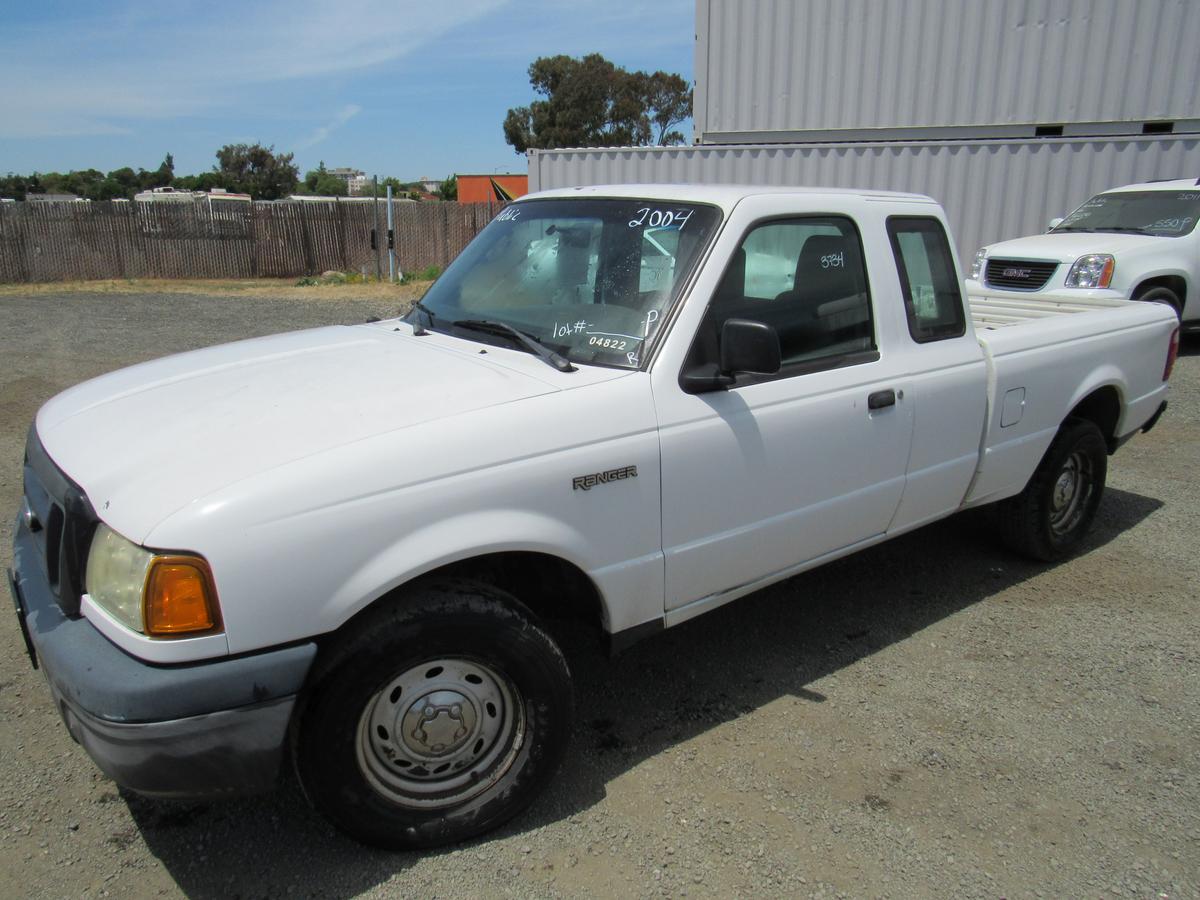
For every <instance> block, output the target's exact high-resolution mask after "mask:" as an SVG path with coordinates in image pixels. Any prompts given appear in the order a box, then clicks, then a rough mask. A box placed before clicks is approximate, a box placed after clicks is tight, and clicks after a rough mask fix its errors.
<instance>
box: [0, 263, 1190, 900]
mask: <svg viewBox="0 0 1200 900" xmlns="http://www.w3.org/2000/svg"><path fill="white" fill-rule="evenodd" d="M117 287H119V288H120V289H116V288H114V289H111V290H106V291H97V290H94V289H93V290H66V289H63V288H62V287H61V286H55V287H52V288H46V289H38V290H33V291H29V290H11V289H3V290H0V360H2V362H3V365H2V366H0V511H4V510H7V512H4V513H3V515H2V516H0V565H10V564H11V552H10V542H11V523H12V518H13V515H14V514H15V512H16V510H17V507H18V504H19V501H20V495H21V474H20V462H21V447H22V443H23V441H24V436H25V432H26V429H27V427H28V424H29V421H30V420H31V418H32V416H33V414H34V412H35V411H36V409H37V408H38V406H39V405H40V404H41V403H42V402H44V401H45V400H46V399H47V398H49V397H50V396H52V395H53V394H55V393H57V392H58V391H60V390H62V389H63V388H66V387H67V386H69V385H72V384H74V383H77V382H79V381H81V380H83V379H85V378H88V377H91V376H94V375H97V374H99V373H101V372H104V371H108V370H110V369H113V368H116V367H118V366H123V365H127V364H130V363H133V362H137V361H140V360H143V359H147V358H151V357H155V356H159V355H162V354H165V353H170V352H175V351H180V350H184V349H189V348H192V347H197V346H202V345H206V344H213V343H217V342H221V341H226V340H231V339H235V338H242V337H247V336H250V335H257V334H266V333H271V332H276V331H282V330H288V329H295V328H303V327H308V326H314V325H320V324H327V323H336V322H344V323H352V322H357V321H362V320H363V319H364V318H365V317H366V316H368V315H380V316H386V315H394V314H395V313H396V311H397V309H398V308H399V306H401V305H405V304H406V303H407V302H408V300H409V299H411V295H407V294H403V292H399V293H397V292H396V291H395V289H390V290H391V292H390V293H386V294H385V293H379V292H377V291H376V289H374V288H372V289H371V290H363V289H362V288H361V287H360V286H336V287H333V288H328V289H326V288H320V289H317V288H296V287H294V286H288V285H281V286H279V287H278V289H277V290H276V291H275V292H273V293H272V292H271V291H261V292H260V291H258V290H250V291H238V290H233V289H221V290H215V289H211V288H207V287H206V286H205V285H203V284H196V285H193V286H192V287H191V288H190V289H188V290H185V291H182V292H177V291H170V292H168V291H166V290H161V289H158V288H156V287H154V286H151V288H150V289H138V286H136V285H135V286H132V287H130V286H117ZM255 287H256V288H258V287H261V286H257V285H256V286H255ZM200 290H205V291H206V293H203V294H201V293H197V291H200ZM318 290H319V291H324V293H323V294H319V295H318V294H316V293H314V291H318ZM1198 354H1200V345H1198V344H1197V343H1195V342H1192V343H1189V344H1187V345H1185V354H1184V356H1183V358H1181V359H1180V362H1179V365H1178V367H1177V369H1176V374H1175V376H1174V378H1173V395H1172V399H1171V409H1170V410H1169V411H1168V413H1167V415H1166V416H1165V417H1164V418H1163V420H1162V421H1161V423H1160V424H1159V425H1158V427H1157V428H1156V429H1155V430H1154V431H1153V432H1152V433H1151V434H1149V435H1143V436H1140V437H1138V438H1137V439H1135V440H1134V441H1133V442H1131V443H1130V444H1129V445H1127V446H1126V447H1125V448H1123V449H1122V450H1121V451H1120V452H1119V453H1118V454H1117V455H1116V457H1115V458H1114V459H1113V460H1112V461H1111V464H1110V470H1109V490H1108V492H1107V494H1106V499H1105V501H1104V503H1103V505H1102V507H1101V510H1100V514H1099V518H1098V521H1097V525H1096V528H1095V530H1094V532H1093V534H1092V536H1091V537H1090V539H1089V540H1088V541H1087V544H1086V546H1085V548H1084V550H1083V552H1082V553H1081V554H1080V555H1079V556H1078V557H1076V558H1074V559H1072V560H1070V561H1068V562H1065V563H1062V564H1059V565H1054V566H1046V565H1034V564H1032V563H1029V562H1026V561H1024V560H1023V559H1020V558H1018V557H1015V556H1013V555H1012V554H1010V553H1008V552H1006V551H1005V550H1004V549H1002V548H1001V547H1000V546H999V544H998V543H997V541H995V540H994V538H993V535H992V533H991V532H990V530H989V528H988V525H987V522H986V520H985V518H984V517H983V516H981V515H978V514H971V515H965V516H960V517H957V518H955V519H953V520H950V521H948V522H944V523H941V524H938V525H935V526H932V527H929V528H925V529H923V530H921V531H919V532H916V533H914V534H910V535H908V536H906V537H903V538H900V539H898V540H895V541H893V542H891V543H889V544H886V545H883V546H881V547H877V548H874V549H872V550H869V551H866V552H863V553H861V554H858V555H857V556H854V557H851V558H848V559H845V560H842V561H840V562H837V563H834V564H832V565H829V566H826V567H825V568H822V569H819V570H816V571H814V572H811V573H808V574H806V575H803V576H800V577H797V578H794V579H792V580H790V581H788V582H785V583H783V584H781V585H778V586H776V587H773V588H771V589H769V590H766V591H763V592H761V593H759V594H756V595H754V596H753V597H749V598H746V599H744V600H742V601H740V602H738V603H735V604H731V605H729V606H726V607H724V608H722V609H720V610H718V611H716V612H714V613H711V614H709V615H707V616H703V617H701V618H700V619H697V620H694V621H692V622H689V623H688V624H686V625H684V626H681V627H679V628H677V629H673V630H671V631H668V632H666V633H665V634H663V635H661V636H660V637H658V638H655V639H652V640H649V641H646V642H644V643H642V644H640V645H638V646H636V647H634V648H633V649H632V650H630V651H628V652H627V653H625V654H623V655H622V656H619V657H617V658H616V659H612V660H610V659H607V658H604V657H602V656H600V655H598V654H596V653H592V652H585V651H579V652H577V653H575V654H573V655H572V657H571V659H570V662H571V665H572V668H573V670H574V672H575V675H576V679H577V703H578V721H577V723H576V735H575V741H574V744H573V747H572V751H571V753H570V755H569V757H568V761H567V763H566V765H565V767H564V769H563V771H562V772H561V773H560V774H559V777H558V779H557V781H556V782H555V783H554V784H553V786H552V787H551V789H550V791H549V793H548V794H547V795H546V796H544V797H543V798H542V799H541V800H539V801H538V802H537V803H536V804H535V805H534V807H533V808H532V809H531V810H530V811H529V812H527V813H526V814H525V815H524V816H523V817H521V818H520V819H518V820H517V821H516V822H514V823H512V824H510V825H509V826H507V827H506V828H504V829H502V830H501V831H500V832H498V833H495V834H493V835H490V836H488V837H486V838H483V839H480V840H477V841H474V842H472V843H470V844H467V845H464V846H460V847H455V848H450V849H446V850H441V851H435V852H428V853H384V852H379V851H374V850H367V849H364V848H362V847H360V846H358V845H356V844H354V843H352V842H351V841H349V840H347V839H345V838H343V837H341V836H340V835H339V834H338V833H336V832H334V831H333V830H332V829H331V828H330V827H329V826H328V825H326V824H325V823H324V821H323V820H322V819H320V817H318V816H317V815H315V814H314V813H312V812H311V811H310V810H309V809H308V808H307V807H306V806H305V804H304V802H303V800H302V799H301V798H300V797H299V795H298V793H297V791H296V788H295V787H294V784H293V783H292V782H291V781H290V780H285V783H284V785H283V787H282V788H281V790H280V791H278V792H277V793H275V794H272V795H268V796H265V797H259V798H251V799H246V800H240V801H232V802H226V803H221V804H214V805H209V806H182V805H175V804H167V803H155V802H150V801H146V800H142V799H138V798H135V797H132V796H127V795H125V794H123V793H121V792H120V791H118V790H117V789H116V787H115V786H114V785H113V784H112V783H111V782H110V781H108V780H107V779H106V778H104V777H103V776H102V775H101V774H100V773H99V772H98V771H97V770H96V769H95V767H94V766H93V765H92V763H91V762H90V760H89V759H88V758H87V756H86V754H85V753H84V752H83V750H82V749H81V748H79V747H78V746H76V745H74V744H73V743H72V742H71V741H70V739H69V737H68V735H67V732H66V729H65V728H64V727H63V725H62V723H61V722H60V720H59V717H58V714H57V713H56V712H55V710H54V708H53V706H52V703H51V700H50V695H49V693H48V691H47V689H46V686H45V684H44V682H43V679H42V677H41V675H40V673H38V672H34V671H33V670H31V669H30V667H29V663H28V660H27V659H26V657H25V652H24V649H23V646H22V643H21V639H20V636H19V634H18V631H17V627H16V622H15V620H14V619H13V618H12V617H11V616H10V615H8V614H5V615H4V616H2V617H0V758H2V759H3V769H2V773H0V884H3V885H5V886H6V887H4V888H0V891H3V893H4V894H6V895H8V896H14V895H23V896H38V897H65V896H77V897H78V896H83V897H94V896H132V897H150V896H167V897H174V896H181V895H186V896H192V897H247V898H249V897H276V896H281V897H282V896H319V897H350V896H358V895H366V896H377V897H393V896H394V897H471V896H497V895H505V896H521V897H543V896H544V897H556V896H567V897H576V896H585V895H586V896H593V895H601V896H613V895H620V896H651V895H653V896H659V895H667V896H686V895H691V896H720V897H728V896H780V895H786V896H799V897H809V896H811V897H828V898H832V897H893V898H908V897H954V898H958V897H985V898H1001V897H1008V898H1014V897H1093V898H1095V897H1106V898H1111V897H1128V898H1155V900H1163V898H1185V897H1196V896H1200V754H1198V752H1197V751H1198V749H1200V740H1198V738H1200V735H1198V734H1197V725H1198V723H1200V618H1198V616H1197V599H1198V593H1200V587H1198V586H1200V578H1198V577H1197V576H1198V575H1200V563H1198V562H1197V553H1196V546H1195V541H1196V538H1197V533H1198V532H1197V513H1196V510H1197V507H1198V504H1200V486H1198V482H1197V478H1196V474H1195V473H1196V472H1197V471H1200V467H1198V463H1200V459H1198V457H1200V356H1198Z"/></svg>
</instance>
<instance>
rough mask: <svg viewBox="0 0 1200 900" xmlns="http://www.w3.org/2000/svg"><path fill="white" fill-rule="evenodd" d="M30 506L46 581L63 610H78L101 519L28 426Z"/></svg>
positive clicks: (27, 501) (27, 492)
mask: <svg viewBox="0 0 1200 900" xmlns="http://www.w3.org/2000/svg"><path fill="white" fill-rule="evenodd" d="M23 474H24V479H25V504H26V507H27V508H28V510H29V513H30V515H29V516H28V518H27V522H28V523H29V525H30V530H31V531H32V532H33V538H34V543H35V545H36V546H37V548H38V550H39V551H40V552H41V555H42V564H43V565H44V566H45V572H46V580H47V582H48V583H49V584H50V589H51V590H52V591H53V592H54V596H55V597H56V598H57V600H58V605H59V607H61V609H62V611H63V613H64V614H65V615H68V616H75V615H78V614H79V604H80V600H81V598H82V596H83V590H84V588H83V575H84V569H85V567H86V565H87V552H88V547H89V546H90V545H91V541H92V533H93V532H94V531H95V530H96V524H97V522H98V521H99V520H98V519H97V518H96V513H95V511H94V510H93V509H92V504H91V502H90V501H89V500H88V498H87V495H86V494H85V493H84V492H83V489H82V488H81V487H79V485H77V484H76V483H75V482H73V481H72V480H71V479H70V478H68V477H67V475H66V474H65V473H64V472H63V471H62V470H61V469H60V468H59V467H58V466H56V465H55V464H54V460H52V459H51V458H50V457H49V456H48V455H47V454H46V450H45V448H44V447H42V442H41V440H40V439H39V438H38V436H37V429H36V428H30V429H29V438H28V439H27V440H26V442H25V466H24V473H23Z"/></svg>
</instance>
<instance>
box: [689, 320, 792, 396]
mask: <svg viewBox="0 0 1200 900" xmlns="http://www.w3.org/2000/svg"><path fill="white" fill-rule="evenodd" d="M780 365H782V362H781V358H780V352H779V335H778V334H776V333H775V329H774V328H772V327H771V326H770V325H767V324H766V323H765V322H755V321H752V320H750V319H726V320H725V324H724V325H723V326H722V327H721V361H720V363H719V364H717V363H705V364H703V365H699V366H696V367H695V368H694V369H691V370H689V371H686V372H684V373H683V374H682V375H681V376H680V379H679V384H680V387H682V388H683V389H684V391H686V392H687V393H689V394H706V393H708V392H709V391H723V390H725V389H726V388H728V387H729V386H730V385H731V384H733V383H734V380H735V379H734V377H733V376H734V375H735V374H736V373H738V372H746V373H749V374H752V375H773V374H775V373H776V372H778V371H779V367H780Z"/></svg>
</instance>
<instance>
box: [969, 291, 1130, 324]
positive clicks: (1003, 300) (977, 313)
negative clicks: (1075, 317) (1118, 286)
mask: <svg viewBox="0 0 1200 900" xmlns="http://www.w3.org/2000/svg"><path fill="white" fill-rule="evenodd" d="M967 300H968V306H969V307H970V310H971V320H972V321H973V322H974V324H975V330H976V331H977V332H978V331H991V330H994V329H997V328H1007V327H1008V326H1009V325H1022V324H1024V323H1026V322H1032V321H1035V320H1039V319H1048V318H1053V317H1055V316H1063V315H1067V314H1071V313H1082V312H1094V311H1096V310H1098V309H1112V308H1114V307H1121V306H1128V305H1129V302H1128V301H1126V300H1113V299H1109V298H1093V297H1081V298H1079V299H1078V300H1073V301H1072V302H1070V303H1067V302H1063V301H1058V300H1047V299H1039V298H1037V297H1032V296H1031V297H1030V298H1029V299H1028V300H1013V299H1010V298H1008V297H996V296H993V295H991V294H970V295H969V296H968V298H967Z"/></svg>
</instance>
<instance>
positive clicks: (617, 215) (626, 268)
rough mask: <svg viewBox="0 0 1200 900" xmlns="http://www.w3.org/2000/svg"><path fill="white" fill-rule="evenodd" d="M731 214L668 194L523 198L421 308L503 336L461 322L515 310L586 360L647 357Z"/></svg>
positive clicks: (503, 316)
mask: <svg viewBox="0 0 1200 900" xmlns="http://www.w3.org/2000/svg"><path fill="white" fill-rule="evenodd" d="M719 217H720V216H719V212H718V211H717V210H716V209H715V208H713V207H710V206H698V205H693V204H687V203H668V202H665V201H657V200H636V199H631V200H585V199H574V198H565V199H561V200H530V201H526V202H524V203H517V204H514V205H512V206H508V207H506V208H505V209H504V210H503V211H501V213H500V214H499V215H498V216H496V218H495V219H494V220H492V222H491V223H490V224H489V225H488V226H487V228H485V229H484V230H483V231H482V232H480V234H479V236H478V237H476V238H475V240H473V241H472V242H471V243H470V244H469V245H468V246H467V248H466V249H465V250H464V251H463V252H462V253H461V254H460V255H459V257H458V258H457V259H456V260H455V261H454V262H453V263H452V264H451V265H450V267H449V268H447V269H446V271H445V273H444V274H443V275H442V277H441V278H439V279H438V280H437V281H436V282H434V284H433V286H432V287H431V288H430V289H429V291H428V293H426V295H425V296H424V297H423V298H422V299H421V307H420V309H419V310H414V311H413V312H412V313H411V314H410V316H409V320H410V321H411V322H413V323H414V324H417V323H419V324H421V325H423V326H426V327H429V328H432V329H433V330H435V331H448V332H451V333H454V334H458V335H460V336H462V337H470V338H471V339H473V340H489V341H491V340H496V339H500V340H503V339H502V338H497V336H495V335H487V334H486V333H484V332H481V331H479V330H472V331H467V330H466V329H461V328H460V329H456V328H454V322H456V321H459V320H464V321H465V320H476V321H478V320H480V319H484V320H490V321H492V322H503V323H505V324H508V325H511V326H513V327H514V328H517V329H519V330H520V331H523V332H525V333H526V334H528V335H530V336H531V337H533V338H535V339H536V340H538V341H540V342H541V343H543V344H545V345H546V346H547V347H549V348H551V349H553V350H556V351H558V352H559V353H561V354H563V355H564V356H566V357H568V358H569V359H571V360H574V361H575V362H583V363H599V364H601V365H610V366H624V367H628V368H636V367H637V366H638V365H639V363H640V360H641V356H642V348H643V347H644V346H645V344H646V343H647V342H648V341H649V340H650V339H651V338H653V336H654V333H655V331H656V329H657V327H658V325H659V324H660V323H661V321H662V319H663V316H664V314H665V313H666V311H667V309H668V308H669V306H670V304H671V302H672V301H673V300H674V299H675V297H676V295H677V294H678V292H679V290H680V287H681V286H682V284H683V283H684V281H685V280H686V278H687V275H688V273H689V271H690V270H691V268H692V266H693V265H694V264H695V262H696V260H697V259H698V258H699V255H700V251H701V250H702V249H703V247H704V244H705V243H706V242H707V241H708V238H709V237H710V235H711V234H712V233H713V231H714V230H715V228H716V225H717V223H718V221H719ZM507 343H511V342H507Z"/></svg>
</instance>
